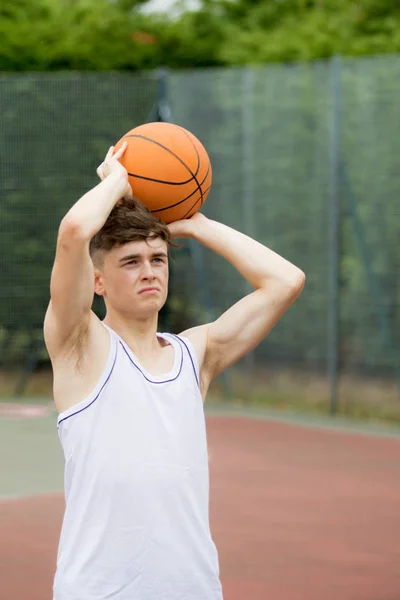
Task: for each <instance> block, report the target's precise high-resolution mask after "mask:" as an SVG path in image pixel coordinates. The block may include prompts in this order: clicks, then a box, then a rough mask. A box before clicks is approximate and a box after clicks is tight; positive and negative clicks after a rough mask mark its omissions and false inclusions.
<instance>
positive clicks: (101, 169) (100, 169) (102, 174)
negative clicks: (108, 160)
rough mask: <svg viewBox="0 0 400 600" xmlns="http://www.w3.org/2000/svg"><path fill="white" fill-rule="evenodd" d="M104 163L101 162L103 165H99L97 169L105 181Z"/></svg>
mask: <svg viewBox="0 0 400 600" xmlns="http://www.w3.org/2000/svg"><path fill="white" fill-rule="evenodd" d="M103 164H104V163H101V165H99V166H98V167H97V169H96V173H97V175H98V176H99V177H100V179H101V180H102V181H103V179H105V176H104V172H103Z"/></svg>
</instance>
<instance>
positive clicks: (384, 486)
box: [0, 417, 400, 600]
mask: <svg viewBox="0 0 400 600" xmlns="http://www.w3.org/2000/svg"><path fill="white" fill-rule="evenodd" d="M208 438H209V450H210V470H211V527H212V532H213V537H214V540H215V542H216V545H217V547H218V550H219V555H220V565H221V579H222V583H223V588H224V600H400V439H396V438H384V437H374V436H366V435H358V434H350V433H340V432H337V431H328V430H322V429H313V428H307V427H300V426H296V425H290V424H285V423H277V422H269V421H257V420H253V419H244V418H236V417H212V418H209V419H208ZM62 512H63V499H62V497H61V496H60V495H48V496H43V497H36V498H32V499H21V500H12V501H11V500H9V501H4V502H3V503H1V504H0V539H1V546H0V598H1V600H51V597H52V595H51V587H52V579H53V574H54V568H55V559H56V551H57V543H58V536H59V530H60V525H61V519H62ZM76 600H78V599H76ZM79 600H85V599H84V598H82V599H79ZM124 600H125V599H124ZM159 600H162V598H160V599H159ZM187 600H190V599H189V598H188V599H187Z"/></svg>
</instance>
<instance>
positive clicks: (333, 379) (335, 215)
mask: <svg viewBox="0 0 400 600" xmlns="http://www.w3.org/2000/svg"><path fill="white" fill-rule="evenodd" d="M331 73H332V113H331V114H332V118H331V148H330V194H329V196H330V211H329V223H328V227H329V264H330V285H329V317H328V319H329V323H328V352H327V356H328V377H329V389H330V402H329V412H330V414H331V415H334V414H336V413H337V409H338V406H339V368H340V364H339V353H340V348H339V344H340V339H339V338H340V296H339V287H340V234H341V231H340V100H341V98H340V96H341V88H340V75H341V58H340V57H339V56H334V57H333V58H332V61H331Z"/></svg>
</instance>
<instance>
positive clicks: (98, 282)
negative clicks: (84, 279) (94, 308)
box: [94, 267, 105, 296]
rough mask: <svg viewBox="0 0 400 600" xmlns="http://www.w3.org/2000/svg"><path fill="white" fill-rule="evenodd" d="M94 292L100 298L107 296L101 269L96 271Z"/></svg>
mask: <svg viewBox="0 0 400 600" xmlns="http://www.w3.org/2000/svg"><path fill="white" fill-rule="evenodd" d="M94 291H95V293H96V294H97V295H98V296H104V295H105V287H104V281H103V273H102V271H101V270H100V269H97V268H96V267H95V269H94Z"/></svg>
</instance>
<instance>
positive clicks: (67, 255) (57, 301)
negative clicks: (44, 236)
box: [44, 147, 130, 352]
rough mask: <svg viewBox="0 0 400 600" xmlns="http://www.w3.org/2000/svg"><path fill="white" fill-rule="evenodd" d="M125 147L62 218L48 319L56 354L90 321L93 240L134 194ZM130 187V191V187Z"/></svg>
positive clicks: (109, 158)
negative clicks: (113, 212) (121, 159)
mask: <svg viewBox="0 0 400 600" xmlns="http://www.w3.org/2000/svg"><path fill="white" fill-rule="evenodd" d="M124 150H125V147H124V148H121V150H120V151H119V152H118V153H116V154H115V156H114V157H112V149H111V148H110V150H109V152H108V154H107V156H106V160H105V163H103V164H106V165H107V168H108V172H109V175H108V176H107V177H105V178H104V180H103V181H101V183H99V184H98V185H97V186H96V187H94V188H93V189H91V190H90V191H89V192H87V193H86V194H85V195H84V196H82V198H80V200H78V202H76V203H75V204H74V206H73V207H72V208H71V209H70V210H69V211H68V213H67V214H66V215H65V217H64V218H63V220H62V221H61V224H60V228H59V231H58V238H57V249H56V256H55V261H54V266H53V270H52V274H51V280H50V297H51V300H50V304H49V307H48V309H47V313H46V317H45V322H44V335H45V339H46V344H47V346H48V348H49V351H50V352H51V351H52V350H53V351H54V352H56V351H57V350H58V349H60V348H61V347H63V346H64V345H65V343H66V342H69V341H70V342H72V343H73V342H74V340H75V339H76V338H77V337H78V336H79V335H80V334H81V333H82V331H84V330H85V328H87V327H88V325H89V320H90V313H91V306H92V302H93V295H94V268H93V263H92V260H91V258H90V255H89V243H90V240H91V238H92V237H93V236H94V235H95V234H96V233H97V232H98V231H99V230H100V229H101V227H102V226H103V225H104V223H105V222H106V220H107V217H108V215H109V214H110V212H111V210H112V209H113V207H114V206H115V204H116V203H117V202H118V201H119V200H120V199H121V198H122V197H123V196H125V195H128V194H129V192H130V187H129V183H128V178H127V173H126V170H125V169H124V168H123V167H122V165H120V163H119V162H118V160H117V159H118V158H119V156H121V155H122V154H123V152H124ZM128 188H129V189H128Z"/></svg>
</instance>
